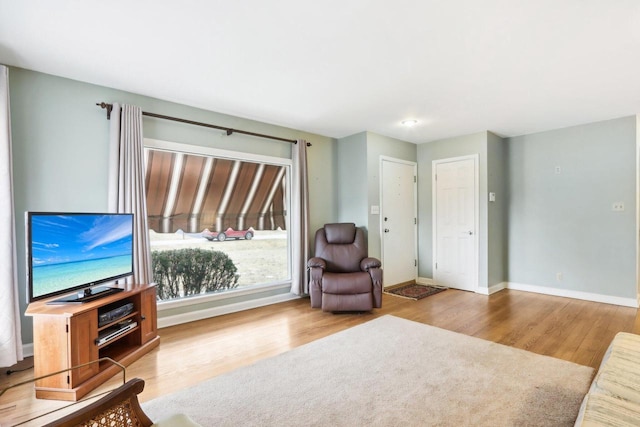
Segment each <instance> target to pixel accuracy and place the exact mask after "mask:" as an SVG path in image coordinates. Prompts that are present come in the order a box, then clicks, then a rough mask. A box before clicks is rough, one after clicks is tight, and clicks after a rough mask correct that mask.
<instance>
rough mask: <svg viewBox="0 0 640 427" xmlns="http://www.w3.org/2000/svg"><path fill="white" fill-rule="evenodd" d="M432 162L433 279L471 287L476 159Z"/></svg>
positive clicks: (473, 276)
mask: <svg viewBox="0 0 640 427" xmlns="http://www.w3.org/2000/svg"><path fill="white" fill-rule="evenodd" d="M434 163H435V167H434V171H435V176H434V185H435V191H434V195H435V200H434V206H433V209H434V228H435V250H434V270H433V271H434V279H435V281H436V284H438V285H442V286H447V287H451V288H457V289H463V290H468V291H475V290H476V288H477V267H476V266H477V265H478V264H477V249H476V248H477V245H476V239H477V238H478V237H477V233H476V230H477V227H476V218H477V209H478V208H477V195H476V191H477V190H476V159H475V158H464V159H460V160H452V161H439V162H434Z"/></svg>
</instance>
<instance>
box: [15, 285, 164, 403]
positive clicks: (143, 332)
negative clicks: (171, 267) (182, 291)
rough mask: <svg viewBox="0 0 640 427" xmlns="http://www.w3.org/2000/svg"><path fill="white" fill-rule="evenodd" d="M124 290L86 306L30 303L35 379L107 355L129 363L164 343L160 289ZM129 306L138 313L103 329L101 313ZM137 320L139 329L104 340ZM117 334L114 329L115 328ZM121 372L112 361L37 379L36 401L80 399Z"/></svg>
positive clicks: (138, 287) (130, 286)
mask: <svg viewBox="0 0 640 427" xmlns="http://www.w3.org/2000/svg"><path fill="white" fill-rule="evenodd" d="M120 286H121V287H123V288H124V290H123V291H122V292H118V293H115V294H111V295H108V296H105V297H104V298H99V299H96V300H93V301H89V302H85V303H79V304H78V303H69V304H56V305H47V304H46V303H47V301H49V300H43V301H37V302H34V303H31V304H29V307H28V308H27V311H26V313H25V314H26V315H27V316H31V317H33V353H34V355H33V356H34V357H33V360H34V376H35V377H36V378H37V377H40V376H43V375H47V374H50V373H52V372H56V371H62V370H65V369H69V368H71V367H74V366H78V365H81V364H83V363H87V362H91V361H94V360H97V359H99V358H101V357H110V358H111V359H113V360H115V361H116V362H119V363H121V364H123V365H129V364H131V363H133V362H134V361H135V360H138V359H139V358H140V357H142V356H143V355H145V354H146V353H148V352H149V351H151V350H152V349H153V348H155V347H157V346H158V344H160V337H159V336H158V322H157V306H156V288H155V284H151V285H120ZM127 303H132V304H133V311H132V312H131V313H129V314H128V315H126V316H123V317H121V318H118V319H115V320H112V321H109V322H108V323H106V324H103V325H100V326H98V315H99V314H102V313H104V312H106V311H109V310H111V309H113V308H116V307H121V306H123V305H125V304H127ZM128 319H131V320H132V321H133V322H137V326H135V327H134V328H132V329H130V330H128V331H126V332H125V333H123V334H121V335H118V336H117V337H115V338H113V339H111V340H109V341H107V342H104V343H102V344H98V343H97V338H98V336H99V334H100V333H101V332H103V331H105V330H107V329H109V328H116V329H117V326H116V325H117V324H118V323H120V322H123V321H127V320H128ZM109 330H111V329H109ZM118 372H120V368H119V367H118V366H116V365H114V364H112V363H108V362H105V363H99V364H98V363H92V364H89V365H87V366H83V367H82V368H79V369H73V370H70V371H67V372H64V373H62V374H58V375H54V376H51V377H48V378H44V379H41V380H38V381H36V384H35V389H36V397H37V398H40V399H57V400H69V401H76V400H79V399H81V398H82V397H83V396H85V395H86V394H87V393H89V392H90V391H91V390H93V389H94V388H96V387H97V386H98V385H100V384H102V383H103V382H105V381H107V380H108V379H109V378H111V377H112V376H114V375H115V374H117V373H118Z"/></svg>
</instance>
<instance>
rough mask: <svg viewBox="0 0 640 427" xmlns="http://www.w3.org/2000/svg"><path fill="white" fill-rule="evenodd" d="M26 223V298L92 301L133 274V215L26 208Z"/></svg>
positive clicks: (29, 301) (29, 299)
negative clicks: (57, 211)
mask: <svg viewBox="0 0 640 427" xmlns="http://www.w3.org/2000/svg"><path fill="white" fill-rule="evenodd" d="M25 223H26V224H25V226H26V252H27V260H26V261H27V287H28V293H27V294H28V296H27V298H28V301H27V302H28V303H32V302H34V301H38V300H42V299H46V298H51V297H53V296H56V295H63V294H69V293H71V292H76V293H75V294H73V295H69V296H65V297H62V298H59V299H56V300H52V301H50V302H48V303H73V302H77V303H81V302H86V301H90V300H93V299H95V298H99V297H102V296H106V295H109V294H111V293H114V292H118V291H121V290H122V288H118V287H108V286H102V287H94V286H97V285H100V284H106V283H107V282H111V281H115V280H117V279H120V278H123V277H126V276H129V275H132V274H133V214H120V213H51V212H27V213H26V214H25ZM79 290H82V291H81V292H77V291H79Z"/></svg>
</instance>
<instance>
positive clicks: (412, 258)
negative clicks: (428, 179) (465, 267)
mask: <svg viewBox="0 0 640 427" xmlns="http://www.w3.org/2000/svg"><path fill="white" fill-rule="evenodd" d="M380 169H381V172H380V179H381V185H380V188H381V190H380V199H381V205H382V210H381V212H380V218H381V221H380V222H381V228H382V267H383V270H384V275H383V280H384V286H385V287H386V286H392V285H396V284H399V283H404V282H408V281H413V280H415V279H416V270H417V257H416V253H417V220H416V217H417V215H416V194H417V193H416V185H417V184H416V164H415V163H410V162H404V161H401V160H395V159H382V160H381V166H380Z"/></svg>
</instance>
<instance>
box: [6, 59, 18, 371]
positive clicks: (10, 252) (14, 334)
mask: <svg viewBox="0 0 640 427" xmlns="http://www.w3.org/2000/svg"><path fill="white" fill-rule="evenodd" d="M0 200H1V201H2V202H1V203H0V236H2V239H0V260H2V262H0V366H2V367H8V366H12V365H14V364H16V363H17V362H18V361H20V360H22V359H23V356H22V338H21V331H20V306H19V304H18V274H17V268H16V244H15V243H16V229H15V218H14V207H13V173H12V156H11V114H10V113H9V69H8V68H7V67H6V66H4V65H0Z"/></svg>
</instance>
